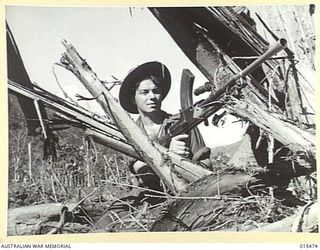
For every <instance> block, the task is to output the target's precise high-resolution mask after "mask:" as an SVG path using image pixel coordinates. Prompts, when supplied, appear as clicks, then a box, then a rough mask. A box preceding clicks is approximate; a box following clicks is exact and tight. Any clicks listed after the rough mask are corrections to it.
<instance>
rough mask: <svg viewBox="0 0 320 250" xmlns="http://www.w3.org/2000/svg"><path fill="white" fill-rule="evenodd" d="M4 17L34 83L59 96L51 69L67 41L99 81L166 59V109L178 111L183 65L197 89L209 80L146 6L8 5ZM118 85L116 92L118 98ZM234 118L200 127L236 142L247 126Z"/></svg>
mask: <svg viewBox="0 0 320 250" xmlns="http://www.w3.org/2000/svg"><path fill="white" fill-rule="evenodd" d="M5 15H6V19H7V22H8V24H9V26H10V28H11V31H12V33H13V36H14V38H15V40H16V43H17V45H18V48H19V50H20V53H21V56H22V59H23V61H24V64H25V67H26V69H27V72H28V74H29V76H30V79H31V81H33V82H36V83H37V84H38V85H39V86H41V87H42V88H44V89H46V90H48V91H50V92H51V93H53V94H55V95H59V96H61V97H62V94H61V90H60V89H59V87H58V84H57V82H56V80H55V77H54V74H53V70H52V69H53V65H54V63H56V62H58V61H59V59H60V57H61V54H62V53H63V52H64V47H63V45H62V44H61V41H62V40H63V39H66V40H67V41H68V42H69V43H71V44H72V45H73V46H74V47H75V48H76V49H77V51H78V52H79V54H80V55H81V56H82V57H83V58H85V59H86V60H87V62H88V63H89V65H90V66H91V68H92V69H93V71H94V72H95V73H97V75H98V77H99V78H100V79H101V80H107V81H111V80H113V78H112V77H111V75H113V76H115V77H117V78H119V79H123V78H124V77H125V76H126V74H127V73H128V71H129V70H130V69H132V68H133V67H135V66H137V65H139V64H142V63H145V62H148V61H160V62H162V63H164V64H165V65H166V66H167V67H168V69H169V71H170V73H171V78H172V85H171V86H172V87H171V90H170V92H169V95H168V96H167V98H166V99H165V100H164V102H163V109H164V110H165V111H167V112H169V113H177V112H178V111H179V108H180V104H179V86H180V78H181V73H182V70H183V69H184V68H187V69H190V70H191V72H192V73H193V74H194V75H195V83H194V85H195V87H197V86H200V85H202V84H203V83H204V82H205V81H207V80H206V78H205V77H204V76H203V75H202V74H201V72H200V71H199V70H198V69H197V68H196V67H195V66H194V65H193V64H192V63H191V62H190V60H189V59H188V58H187V57H186V56H185V55H184V53H183V52H182V51H181V50H180V48H179V47H178V46H177V45H176V44H175V42H174V41H173V40H172V38H171V37H170V36H169V34H168V33H167V32H166V30H165V29H164V28H163V27H162V26H161V24H160V23H159V22H158V21H157V19H156V18H155V17H153V15H152V14H151V12H150V11H149V10H148V9H147V8H133V9H132V16H131V15H130V10H129V8H112V7H108V8H93V7H91V8H89V7H88V8H80V7H77V8H74V7H72V8H71V7H69V8H66V7H65V8H56V7H55V8H54V7H51V8H50V7H19V6H7V7H6V14H5ZM54 69H55V72H56V75H57V77H58V79H59V83H60V85H61V86H62V88H63V89H64V91H66V92H67V93H68V94H69V95H70V96H71V97H74V95H75V94H82V95H86V96H88V95H89V94H86V90H85V89H84V87H83V86H82V84H81V83H80V82H79V81H78V80H77V79H76V78H75V77H74V76H73V75H72V73H70V72H68V71H67V70H65V69H63V68H61V67H59V66H54ZM118 89H119V88H118V87H117V88H114V89H113V91H112V93H113V94H114V96H115V97H117V96H118ZM205 97H206V95H203V96H201V97H200V98H205ZM198 99H199V98H196V97H194V100H195V101H196V100H198ZM74 100H75V98H74ZM80 103H81V104H82V105H83V106H84V107H85V108H87V109H89V110H91V111H93V112H97V113H101V112H102V111H101V109H100V108H99V107H98V105H93V103H92V101H91V102H90V103H85V102H80ZM234 120H235V119H234V118H233V117H228V119H227V121H226V124H225V125H224V126H223V127H219V128H217V127H214V126H213V125H210V126H209V127H204V126H200V129H201V131H202V134H203V136H204V139H205V142H206V144H207V145H208V146H211V147H213V146H217V145H224V144H230V143H233V142H236V141H238V140H239V139H240V138H241V136H242V134H243V132H244V128H243V127H242V125H241V123H239V122H238V123H233V121H234ZM210 121H211V120H210V119H209V122H210Z"/></svg>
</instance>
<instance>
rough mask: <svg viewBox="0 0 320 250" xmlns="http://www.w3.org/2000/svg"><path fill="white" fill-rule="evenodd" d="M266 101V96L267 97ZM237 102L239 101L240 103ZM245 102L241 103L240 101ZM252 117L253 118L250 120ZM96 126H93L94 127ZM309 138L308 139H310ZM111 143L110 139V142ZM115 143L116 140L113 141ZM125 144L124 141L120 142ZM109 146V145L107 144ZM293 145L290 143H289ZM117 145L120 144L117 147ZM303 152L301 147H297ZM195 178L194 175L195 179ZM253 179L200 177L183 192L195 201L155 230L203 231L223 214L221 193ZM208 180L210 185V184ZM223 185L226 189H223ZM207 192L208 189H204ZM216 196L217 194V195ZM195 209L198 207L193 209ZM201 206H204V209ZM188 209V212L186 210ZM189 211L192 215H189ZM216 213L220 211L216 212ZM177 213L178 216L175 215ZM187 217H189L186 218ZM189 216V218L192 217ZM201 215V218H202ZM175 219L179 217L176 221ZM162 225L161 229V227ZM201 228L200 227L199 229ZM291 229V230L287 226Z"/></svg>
mask: <svg viewBox="0 0 320 250" xmlns="http://www.w3.org/2000/svg"><path fill="white" fill-rule="evenodd" d="M264 100H265V99H264ZM237 101H238V100H234V99H231V102H230V103H228V104H229V105H230V107H231V108H230V107H229V110H232V106H234V107H235V108H237V106H236V105H234V103H235V102H237ZM236 104H237V103H236ZM240 104H241V103H240ZM238 107H241V105H239V106H238ZM234 113H236V114H238V115H239V116H240V112H234ZM241 115H242V117H244V118H248V117H249V116H250V114H249V115H247V114H246V113H243V114H241ZM281 118H282V117H280V120H281ZM249 120H250V119H249ZM91 129H92V127H91ZM87 131H89V133H91V132H92V131H93V132H92V134H97V137H99V136H100V138H101V142H103V141H104V139H107V140H109V138H110V137H109V136H107V135H104V134H101V133H100V131H98V132H97V130H95V129H94V128H93V130H92V131H90V128H89V129H87ZM270 131H272V128H271V129H270ZM309 139H311V141H312V140H313V138H309ZM307 140H308V139H307ZM104 143H105V142H104ZM107 143H108V142H107ZM109 143H110V144H111V145H113V144H112V142H109ZM120 143H122V141H121V142H120ZM298 144H299V143H298ZM105 145H106V144H105ZM125 145H128V146H129V147H128V148H131V149H133V148H132V146H131V145H130V144H125ZM289 145H290V143H289ZM115 148H117V147H115ZM297 150H298V151H299V149H297ZM132 152H133V153H132V155H134V154H136V153H135V150H134V149H133V150H132ZM136 157H140V156H139V155H136ZM191 180H192V178H191ZM249 180H252V176H249V175H246V174H243V173H236V172H234V173H231V174H230V173H227V174H226V175H221V176H219V177H215V176H206V177H204V178H201V180H199V182H197V181H196V182H194V183H192V184H191V185H189V186H188V189H187V191H186V192H185V193H182V195H184V197H190V198H193V197H194V200H192V202H189V203H188V202H187V203H185V204H184V205H181V203H180V202H176V205H173V204H172V206H173V209H172V210H171V211H170V213H168V214H166V219H167V221H166V222H168V223H163V222H165V220H161V221H158V223H156V224H155V225H154V227H153V230H156V231H157V230H166V231H167V230H177V229H179V227H180V229H181V230H201V228H203V227H205V223H204V221H205V220H207V221H208V222H210V221H213V222H214V220H215V216H216V215H218V214H219V211H213V212H212V210H210V209H212V207H213V206H215V207H219V206H220V205H219V204H221V203H222V204H223V203H224V200H223V197H222V196H221V195H222V194H224V192H226V193H227V194H228V193H229V192H233V191H234V192H238V191H239V190H241V186H243V184H244V183H247V182H248V181H249ZM228 181H231V182H232V183H233V184H235V187H234V189H228V185H226V183H228ZM208 183H209V184H210V185H208ZM196 185H199V186H201V185H202V186H204V187H206V188H207V190H211V189H212V190H214V191H212V192H211V193H210V192H209V193H205V192H199V189H196V188H195V186H196ZM221 187H222V188H221ZM204 191H205V190H204ZM214 195H215V196H216V197H215V196H214ZM197 196H203V197H200V198H199V197H197ZM207 196H210V197H209V198H216V201H215V202H208V199H206V197H207ZM196 200H201V201H202V203H201V204H202V205H199V204H200V203H199V202H195V201H196ZM217 200H220V203H219V202H217ZM192 204H193V205H192ZM314 207H315V206H313V208H314ZM193 208H195V209H196V210H192V209H193ZM200 208H201V209H200ZM184 209H185V211H186V212H185V213H184V211H183V210H184ZM190 211H192V212H194V211H197V212H195V214H196V213H198V214H197V216H198V217H197V216H194V215H192V213H191V215H190ZM188 212H189V214H188ZM215 213H216V214H215ZM171 215H172V218H170V216H171ZM174 216H176V217H174ZM186 217H187V218H186ZM188 217H189V218H188ZM199 218H200V219H199ZM172 219H174V220H176V221H175V222H176V224H174V225H173V224H172ZM159 224H162V225H163V226H162V227H161V226H159ZM279 225H280V226H276V225H274V227H272V225H270V227H269V228H270V229H263V228H262V231H264V230H267V231H269V230H270V231H280V230H281V229H283V228H282V227H281V223H279ZM157 227H158V229H157ZM199 228H200V229H199ZM287 230H288V229H287Z"/></svg>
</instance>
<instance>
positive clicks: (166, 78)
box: [97, 61, 211, 228]
mask: <svg viewBox="0 0 320 250" xmlns="http://www.w3.org/2000/svg"><path fill="white" fill-rule="evenodd" d="M170 85H171V76H170V73H169V70H168V69H167V67H166V66H165V65H164V64H162V63H160V62H156V61H154V62H147V63H144V64H142V65H140V66H138V67H137V68H135V69H133V70H132V71H131V72H129V74H128V75H127V76H126V78H125V79H124V80H123V82H122V84H121V87H120V91H119V101H120V104H121V106H122V107H123V108H124V109H125V110H126V111H128V112H129V113H131V114H139V118H138V119H137V121H136V123H137V125H138V126H139V127H140V128H141V129H142V130H143V131H144V132H145V133H146V134H147V135H148V136H149V137H150V139H152V140H156V139H157V138H159V137H161V136H163V135H165V134H167V133H168V129H169V128H170V126H171V125H172V124H173V123H174V122H175V120H176V119H179V117H177V116H172V115H170V114H168V113H166V112H165V111H163V110H162V109H161V104H162V101H163V100H164V99H165V97H166V96H167V94H168V92H169V90H170ZM164 146H166V147H167V148H168V149H169V151H171V152H174V153H176V154H178V155H180V156H182V157H186V158H190V159H193V160H195V161H197V162H199V163H200V160H201V163H202V164H205V165H206V166H208V167H210V166H211V161H210V159H209V156H210V150H209V151H208V150H203V148H206V147H205V144H204V141H203V139H202V136H201V134H200V132H199V130H198V129H197V128H195V129H193V130H192V131H191V132H190V133H189V134H181V135H177V136H175V137H173V138H172V139H171V141H170V143H168V145H164ZM206 149H208V148H206ZM200 151H201V152H206V153H205V154H199V153H197V152H200ZM194 156H195V157H196V158H194ZM204 158H205V159H204ZM129 167H130V171H131V172H132V173H133V174H134V175H135V176H136V177H137V180H138V185H139V186H140V187H143V188H145V189H146V190H150V191H143V192H139V193H138V194H137V193H136V192H131V193H130V195H129V196H128V197H131V198H130V199H132V198H133V197H138V198H137V200H136V201H138V202H133V203H131V202H130V203H131V205H133V206H134V205H137V204H141V203H142V202H143V201H147V202H148V203H150V204H156V203H158V202H159V201H161V199H159V198H153V197H152V194H154V193H153V192H152V190H155V191H163V190H164V186H163V185H162V183H161V181H160V178H159V177H158V176H157V175H156V174H155V173H154V171H153V170H152V168H151V167H150V166H148V165H147V164H146V163H144V162H142V161H138V160H132V161H131V162H130V163H129ZM133 191H137V190H135V189H134V190H133ZM138 191H139V190H138ZM146 194H149V195H148V196H145V195H146ZM157 195H158V196H159V194H157ZM124 200H125V199H124V198H123V201H124ZM126 202H128V199H126ZM118 205H119V204H118ZM110 209H113V210H114V211H115V210H116V211H117V212H119V213H120V212H121V210H123V206H121V205H120V206H112V208H111V207H110ZM108 220H109V217H108V216H107V215H105V216H104V217H103V218H101V219H100V221H99V222H98V224H97V225H98V228H99V227H100V228H101V227H102V226H105V225H106V224H107V221H108Z"/></svg>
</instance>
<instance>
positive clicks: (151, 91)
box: [134, 79, 162, 113]
mask: <svg viewBox="0 0 320 250" xmlns="http://www.w3.org/2000/svg"><path fill="white" fill-rule="evenodd" d="M134 100H135V103H136V105H137V108H138V110H139V111H141V112H143V113H153V112H156V111H159V110H160V109H161V101H162V95H161V89H160V88H159V87H158V86H156V85H155V84H154V82H153V81H152V80H151V79H147V80H143V81H142V82H140V84H139V87H138V88H137V89H136V93H135V96H134Z"/></svg>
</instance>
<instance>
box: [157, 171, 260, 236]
mask: <svg viewBox="0 0 320 250" xmlns="http://www.w3.org/2000/svg"><path fill="white" fill-rule="evenodd" d="M250 180H254V178H253V177H251V176H249V175H248V174H245V173H241V172H238V173H232V172H229V173H225V174H223V175H221V176H219V175H210V176H205V177H203V178H201V179H199V180H197V181H195V182H193V183H192V184H190V185H189V188H188V190H186V192H184V193H182V194H181V195H182V196H183V197H176V198H173V199H172V200H171V201H170V200H169V204H168V208H167V209H166V213H164V214H163V215H162V216H161V217H160V218H159V219H158V220H157V221H156V222H155V223H154V224H153V225H152V227H151V231H155V232H156V231H197V230H201V229H200V228H205V227H207V226H209V225H211V224H212V223H214V220H215V219H216V218H217V216H218V215H219V214H218V211H217V209H218V208H219V207H220V206H223V205H224V204H225V202H226V201H225V200H224V199H223V198H222V196H224V195H228V194H232V195H233V196H236V195H237V194H240V193H241V190H242V189H243V188H244V186H245V185H246V183H248V182H249V181H250ZM179 198H180V199H179Z"/></svg>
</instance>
